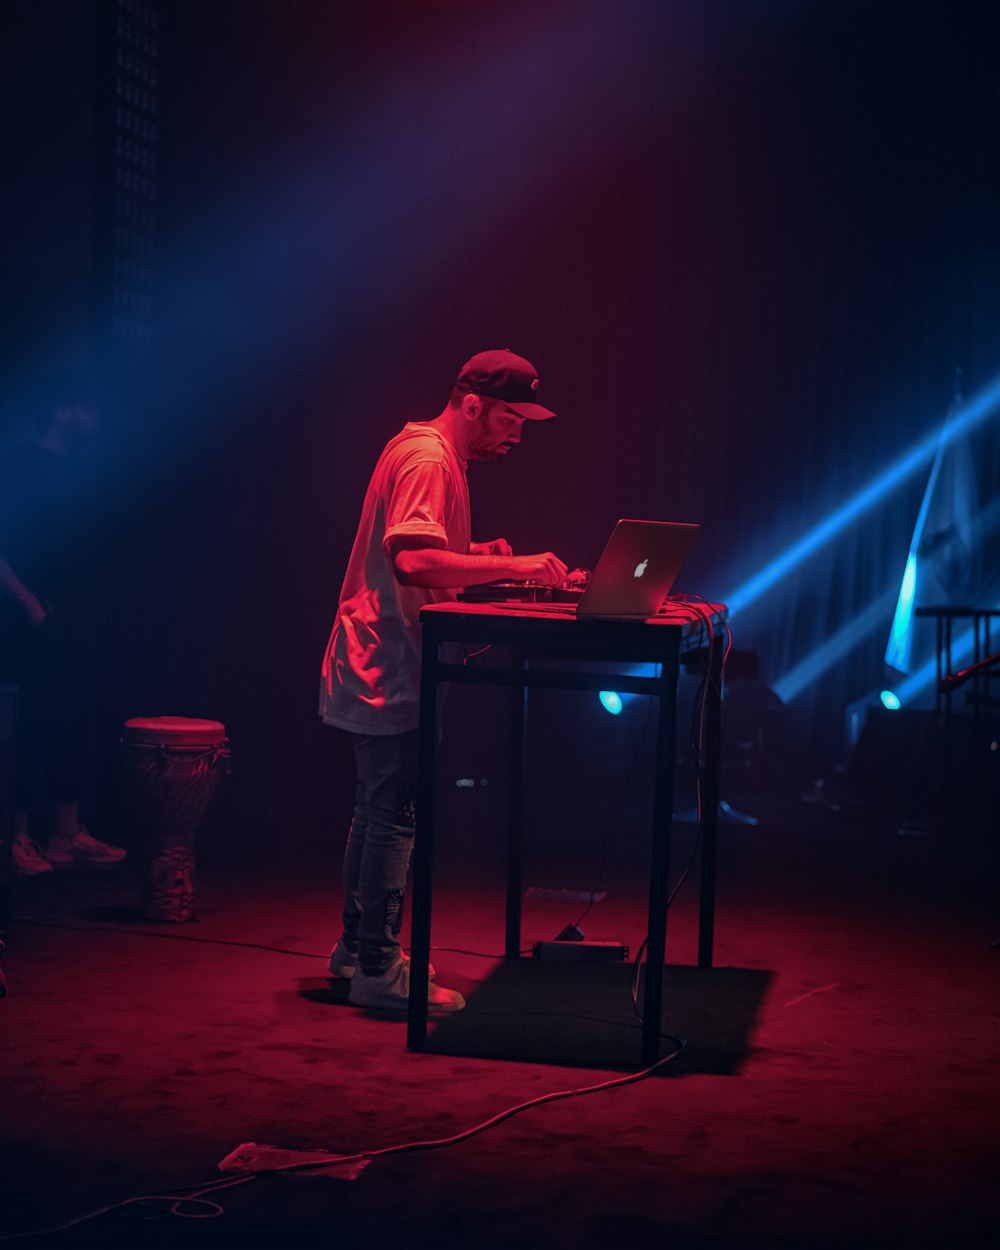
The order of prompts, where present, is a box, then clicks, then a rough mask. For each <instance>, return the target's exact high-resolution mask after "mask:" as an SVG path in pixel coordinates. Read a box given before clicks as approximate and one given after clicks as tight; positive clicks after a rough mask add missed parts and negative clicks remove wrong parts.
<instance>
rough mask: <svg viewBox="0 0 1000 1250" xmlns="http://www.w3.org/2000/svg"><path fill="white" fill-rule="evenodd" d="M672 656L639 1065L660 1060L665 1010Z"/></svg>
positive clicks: (660, 749) (658, 778)
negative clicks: (640, 1062)
mask: <svg viewBox="0 0 1000 1250" xmlns="http://www.w3.org/2000/svg"><path fill="white" fill-rule="evenodd" d="M677 676H678V663H677V658H676V656H675V657H673V659H672V660H664V662H663V668H662V673H661V677H660V689H659V693H658V698H659V705H660V706H659V712H658V718H657V731H656V775H655V778H654V791H653V849H652V854H651V859H650V868H649V912H648V921H647V923H648V929H647V935H646V985H645V990H644V993H643V1000H642V1063H643V1066H644V1067H649V1066H650V1064H653V1063H656V1061H657V1060H658V1059H659V1057H660V1016H661V1012H662V1007H663V965H664V960H665V956H666V946H667V896H668V889H669V879H670V850H671V841H672V838H673V827H674V761H675V755H676V741H675V740H676V735H677V724H676V722H677Z"/></svg>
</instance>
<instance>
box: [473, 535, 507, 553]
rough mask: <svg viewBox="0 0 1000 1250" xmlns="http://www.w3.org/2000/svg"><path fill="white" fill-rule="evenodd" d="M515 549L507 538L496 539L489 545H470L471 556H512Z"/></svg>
mask: <svg viewBox="0 0 1000 1250" xmlns="http://www.w3.org/2000/svg"><path fill="white" fill-rule="evenodd" d="M513 554H514V548H513V547H512V546H511V545H510V543H509V542H508V541H507V539H506V538H494V539H493V540H492V541H491V542H488V543H469V555H470V556H512V555H513Z"/></svg>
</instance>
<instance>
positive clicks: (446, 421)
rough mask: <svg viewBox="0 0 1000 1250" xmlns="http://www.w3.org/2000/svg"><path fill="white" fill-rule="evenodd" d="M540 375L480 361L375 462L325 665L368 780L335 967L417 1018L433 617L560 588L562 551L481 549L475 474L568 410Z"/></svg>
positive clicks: (358, 992) (370, 994)
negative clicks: (414, 862)
mask: <svg viewBox="0 0 1000 1250" xmlns="http://www.w3.org/2000/svg"><path fill="white" fill-rule="evenodd" d="M537 388H538V374H537V372H536V370H535V367H534V366H533V365H532V364H530V363H529V362H528V361H527V360H525V359H524V358H523V357H522V356H516V355H515V354H514V353H513V352H511V351H489V352H480V353H479V354H478V355H476V356H473V357H472V359H471V360H469V361H468V362H467V363H466V364H465V365H464V366H463V367H462V370H461V372H460V373H459V375H458V379H457V381H456V383H455V386H454V388H453V390H452V393H451V397H450V398H449V401H448V404H447V406H446V407H445V408H444V410H443V411H442V412H441V413H440V414H439V415H438V416H437V417H435V418H434V419H433V420H432V421H426V422H411V423H410V424H408V425H407V426H405V427H404V429H403V430H402V431H401V433H399V434H397V435H396V437H395V438H394V439H392V441H391V442H390V443H389V444H388V445H387V446H386V448H385V450H384V451H383V452H382V455H381V457H380V459H379V461H378V464H377V465H376V466H375V471H374V473H373V475H372V478H371V481H370V483H369V485H368V491H367V493H366V495H365V501H364V505H363V508H362V514H361V523H360V525H359V527H358V534H357V538H356V539H355V543H354V548H353V550H352V552H351V556H350V560H349V562H348V566H347V574H346V576H345V578H344V584H343V587H342V589H341V593H340V604H339V608H338V611H337V617H336V620H335V621H334V625H333V631H332V633H331V635H330V641H329V643H328V644H327V649H326V654H325V655H324V658H323V670H322V678H321V682H320V708H319V710H320V715H321V716H322V717H323V720H324V722H325V723H326V724H328V725H335V726H337V727H339V728H341V729H346V730H347V731H348V732H349V733H350V734H351V739H352V744H353V747H354V755H355V761H356V764H357V772H358V785H357V798H356V804H355V809H354V819H353V821H352V823H351V830H350V834H349V837H348V842H347V849H346V851H345V854H344V871H343V883H344V914H343V920H344V931H343V934H342V936H341V937H340V939H339V941H338V942H337V945H336V946H335V947H334V950H333V952H332V954H331V955H330V964H329V967H330V971H331V973H333V974H334V975H335V976H341V977H350V978H351V988H350V994H349V998H350V1001H351V1002H352V1003H355V1004H357V1005H358V1006H363V1007H381V1008H389V1009H396V1010H400V1009H405V1008H406V1006H407V1002H408V999H409V986H410V969H409V962H408V960H407V959H406V957H405V956H404V955H403V954H402V952H401V950H400V945H399V932H400V927H401V924H402V913H403V896H404V890H405V885H406V874H407V869H408V867H409V862H410V852H411V850H412V847H413V832H414V825H415V813H414V800H415V793H416V782H417V726H418V723H419V719H420V714H419V683H420V626H419V614H420V609H421V608H423V607H424V606H425V605H427V604H430V603H440V602H442V601H448V600H453V599H454V598H455V597H456V594H457V592H458V591H459V590H460V589H462V588H463V587H466V586H474V585H482V584H484V583H486V582H492V581H495V580H497V579H500V578H517V579H523V580H528V579H531V580H533V581H537V582H540V583H542V584H543V585H556V584H558V583H559V582H561V581H563V579H564V578H565V577H566V565H565V564H563V562H562V561H561V560H560V559H558V557H556V556H555V555H553V554H552V552H551V551H546V552H542V553H540V554H538V555H528V556H515V555H514V554H513V552H512V550H511V547H510V544H509V543H508V542H507V540H506V539H504V538H496V539H494V540H493V541H492V542H486V543H474V542H472V541H471V535H470V522H469V490H468V484H467V481H466V466H467V464H468V461H470V460H499V459H500V458H501V457H503V456H505V455H506V454H507V453H508V452H509V451H510V449H511V448H512V447H515V446H516V445H517V444H518V443H519V442H520V439H521V431H522V427H523V426H524V423H525V422H526V421H548V420H551V419H552V418H553V417H554V416H555V413H553V412H550V411H549V410H548V409H547V408H543V407H542V406H541V405H540V404H538V403H536V401H535V392H536V390H537ZM464 1006H465V1000H464V999H463V998H462V995H461V994H459V993H458V992H457V991H455V990H449V989H445V988H444V987H443V986H440V985H437V984H435V982H434V981H433V980H432V981H431V983H430V986H429V989H428V1007H429V1009H430V1010H432V1011H458V1010H460V1009H461V1008H462V1007H464Z"/></svg>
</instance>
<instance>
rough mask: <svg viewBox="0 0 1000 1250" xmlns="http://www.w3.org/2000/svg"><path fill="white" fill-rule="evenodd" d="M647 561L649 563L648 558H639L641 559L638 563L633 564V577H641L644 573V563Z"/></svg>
mask: <svg viewBox="0 0 1000 1250" xmlns="http://www.w3.org/2000/svg"><path fill="white" fill-rule="evenodd" d="M648 563H649V561H648V560H641V561H640V562H639V563H638V564H637V565H636V566H635V572H634V573H633V574H632V576H633V577H642V575H643V573H645V571H646V565H647V564H648Z"/></svg>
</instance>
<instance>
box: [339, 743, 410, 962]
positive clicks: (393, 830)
mask: <svg viewBox="0 0 1000 1250" xmlns="http://www.w3.org/2000/svg"><path fill="white" fill-rule="evenodd" d="M350 737H351V743H352V745H353V747H354V759H355V762H356V763H357V770H358V784H357V790H356V792H355V803H354V818H353V820H352V821H351V831H350V834H349V835H348V839H347V849H346V850H345V852H344V875H343V885H344V941H345V942H346V944H347V946H348V947H349V948H350V949H351V950H356V951H357V952H358V962H359V964H360V965H361V971H362V972H363V973H365V975H366V976H380V975H381V974H382V973H383V972H385V971H386V970H387V969H388V968H389V966H390V965H391V964H392V963H394V962H395V961H396V959H397V958H398V957H399V932H400V929H401V927H402V923H403V899H404V896H405V892H406V875H407V871H408V869H409V866H410V854H411V852H412V850H413V833H414V829H415V826H416V791H417V731H416V730H413V731H412V732H411V733H405V734H382V735H366V734H355V733H352V734H351V735H350Z"/></svg>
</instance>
